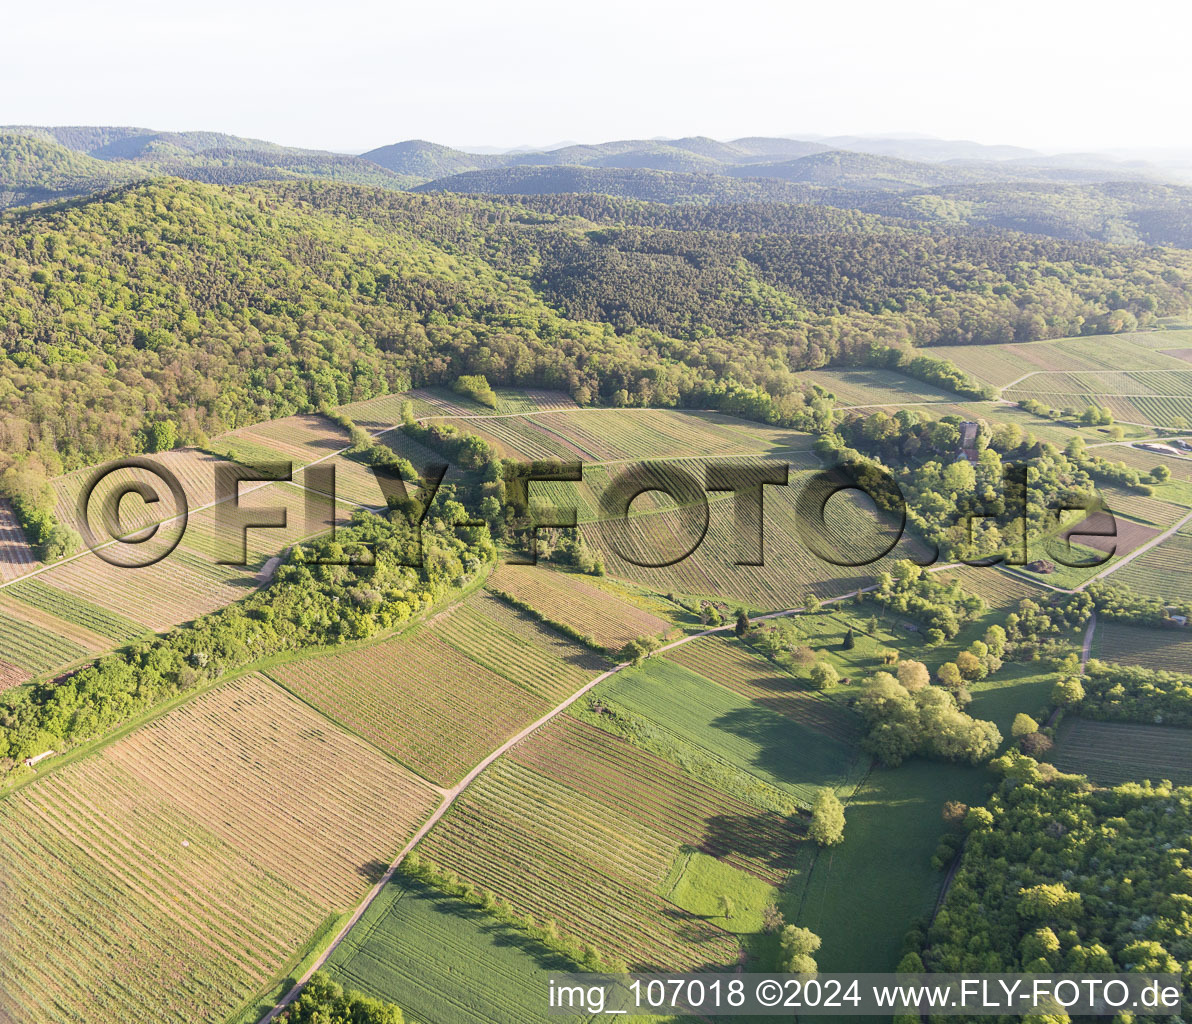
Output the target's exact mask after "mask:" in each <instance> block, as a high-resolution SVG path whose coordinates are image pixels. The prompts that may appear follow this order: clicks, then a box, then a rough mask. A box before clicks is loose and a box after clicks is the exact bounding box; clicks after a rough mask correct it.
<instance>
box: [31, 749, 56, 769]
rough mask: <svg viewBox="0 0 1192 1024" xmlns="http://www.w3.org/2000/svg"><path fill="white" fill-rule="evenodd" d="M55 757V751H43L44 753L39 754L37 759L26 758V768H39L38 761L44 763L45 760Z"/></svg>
mask: <svg viewBox="0 0 1192 1024" xmlns="http://www.w3.org/2000/svg"><path fill="white" fill-rule="evenodd" d="M53 756H54V751H52V750H43V751H42V752H41V753H40V754H38V755H37V756H36V757H27V758H25V767H26V768H36V767H37V762H38V761H44V760H45V759H46V758H47V757H53Z"/></svg>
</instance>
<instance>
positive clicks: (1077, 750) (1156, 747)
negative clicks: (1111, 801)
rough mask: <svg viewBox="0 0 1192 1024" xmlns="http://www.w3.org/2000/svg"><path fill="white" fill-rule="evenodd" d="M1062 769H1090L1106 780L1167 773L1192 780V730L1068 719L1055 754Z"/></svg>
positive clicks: (1174, 779) (1115, 782)
mask: <svg viewBox="0 0 1192 1024" xmlns="http://www.w3.org/2000/svg"><path fill="white" fill-rule="evenodd" d="M1051 760H1052V762H1053V763H1054V764H1055V766H1056V767H1057V768H1058V769H1059V770H1060V771H1062V772H1071V773H1074V774H1079V775H1087V776H1088V777H1089V778H1090V779H1091V780H1092V781H1093V782H1095V783H1097V784H1098V785H1101V786H1116V785H1119V784H1121V783H1123V782H1130V781H1134V780H1139V781H1140V780H1142V779H1150V780H1151V781H1152V782H1159V781H1161V780H1163V779H1167V780H1168V781H1170V782H1174V783H1175V784H1176V785H1177V786H1188V785H1192V730H1190V729H1174V728H1171V727H1169V726H1162V725H1135V724H1134V723H1130V722H1091V721H1088V720H1086V719H1083V718H1073V719H1069V720H1068V721H1067V722H1065V723H1064V725H1063V727H1062V728H1061V730H1060V736H1059V743H1058V744H1057V745H1056V749H1055V751H1054V752H1053V754H1052V757H1051Z"/></svg>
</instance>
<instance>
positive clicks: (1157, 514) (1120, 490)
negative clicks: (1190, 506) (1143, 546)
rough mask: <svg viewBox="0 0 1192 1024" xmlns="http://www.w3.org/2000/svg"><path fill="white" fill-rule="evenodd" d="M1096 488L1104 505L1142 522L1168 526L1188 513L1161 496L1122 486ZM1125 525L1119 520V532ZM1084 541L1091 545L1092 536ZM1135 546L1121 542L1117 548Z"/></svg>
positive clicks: (1117, 512)
mask: <svg viewBox="0 0 1192 1024" xmlns="http://www.w3.org/2000/svg"><path fill="white" fill-rule="evenodd" d="M1098 489H1099V490H1100V492H1101V494H1102V495H1103V497H1104V499H1105V507H1106V508H1107V509H1109V510H1110V511H1111V512H1113V513H1114V514H1115V515H1118V516H1121V515H1127V516H1133V517H1134V518H1136V519H1141V520H1143V521H1144V522H1147V523H1154V524H1155V525H1156V526H1170V525H1171V524H1172V523H1174V522H1175V521H1176V520H1177V519H1182V518H1183V517H1184V516H1186V515H1187V514H1188V510H1187V509H1186V508H1184V507H1183V506H1182V505H1174V504H1172V503H1171V502H1170V501H1164V500H1163V499H1162V498H1154V497H1151V496H1150V495H1147V494H1137V493H1135V492H1134V491H1128V490H1126V489H1125V488H1124V487H1114V486H1102V487H1100V488H1098ZM1126 525H1127V524H1126V523H1123V522H1121V521H1119V523H1118V533H1119V534H1121V533H1122V532H1123V530H1124V529H1125V527H1126ZM1135 525H1137V524H1135ZM1155 532H1156V533H1159V532H1161V531H1159V530H1156V531H1155ZM1084 543H1085V544H1088V545H1092V544H1093V541H1092V538H1089V539H1087V540H1085V541H1084ZM1136 546H1137V545H1134V546H1132V547H1126V546H1125V545H1124V544H1121V545H1119V550H1121V551H1123V552H1124V551H1128V550H1133V547H1136Z"/></svg>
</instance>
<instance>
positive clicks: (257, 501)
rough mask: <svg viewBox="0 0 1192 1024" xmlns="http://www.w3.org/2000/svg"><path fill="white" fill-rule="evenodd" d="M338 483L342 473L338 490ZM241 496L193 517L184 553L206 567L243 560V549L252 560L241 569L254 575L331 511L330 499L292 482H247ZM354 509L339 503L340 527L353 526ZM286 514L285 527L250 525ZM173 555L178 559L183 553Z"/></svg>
mask: <svg viewBox="0 0 1192 1024" xmlns="http://www.w3.org/2000/svg"><path fill="white" fill-rule="evenodd" d="M339 483H340V480H339V478H338V475H337V478H336V490H337V491H338V490H339ZM240 495H241V496H240V502H239V506H238V507H236V508H234V507H233V506H232V505H231V503H228V504H226V505H223V506H220V507H218V508H213V509H206V510H204V511H202V512H199V513H198V514H197V515H195V516H192V517H191V519H190V520H189V522H188V523H187V526H186V533H185V535H184V536H183V538H182V544H181V549H180V552H181V553H184V554H187V555H189V557H190V558H191V559H192V560H193V561H196V562H199V563H201V564H203V565H205V566H214V565H216V563H217V561H218V560H220V559H225V560H229V559H238V558H240V557H241V554H242V552H243V554H244V555H246V556H247V563H246V565H244V566H243V567H241V568H240V572H242V573H246V574H249V575H254V574H255V573H256V571H257V569H259V568H260V566H261V564H262V563H263V562H265V561H266V560H267V559H269V558H271V557H272V556H274V555H276V554H279V553H280V552H282V551H284V550H285V549H286V548H288V547H290V546H291V545H293V544H295V543H297V542H298V541H300V540H304V539H306V538H308V537H310V536H312V535H314V534H320V533H324V532H326V531H327V529H328V528H329V525H330V523H329V519H330V517H331V514H332V510H331V507H330V501H329V499H328V498H324V497H321V496H320V495H318V494H313V495H312V494H310V493H309V492H307V491H304V490H302V489H301V488H300V487H297V486H295V485H293V484H288V483H266V484H262V483H246V484H244V485H242V486H241V488H240ZM353 511H354V509H353V508H352V507H351V506H350V505H346V504H344V503H342V502H337V504H336V506H335V510H334V516H335V526H336V528H337V529H339V528H342V527H345V526H347V525H348V523H349V520H350V518H351V514H352V512H353ZM283 515H284V517H285V525H284V526H268V527H257V526H252V525H251V523H252V522H253V521H254V519H256V518H258V517H263V518H264V519H265V520H266V521H276V519H275V518H274V517H279V516H283ZM170 557H171V558H178V557H180V553H179V552H175V554H173V555H171V556H170Z"/></svg>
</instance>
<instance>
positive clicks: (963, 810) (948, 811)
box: [943, 800, 968, 828]
mask: <svg viewBox="0 0 1192 1024" xmlns="http://www.w3.org/2000/svg"><path fill="white" fill-rule="evenodd" d="M966 814H968V804H966V803H962V802H961V801H959V800H945V801H944V809H943V818H944V821H946V822H947V823H948V824H949V825H951V826H952V827H953V828H958V827H959V826H961V825H963V824H964V818H965V815H966Z"/></svg>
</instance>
